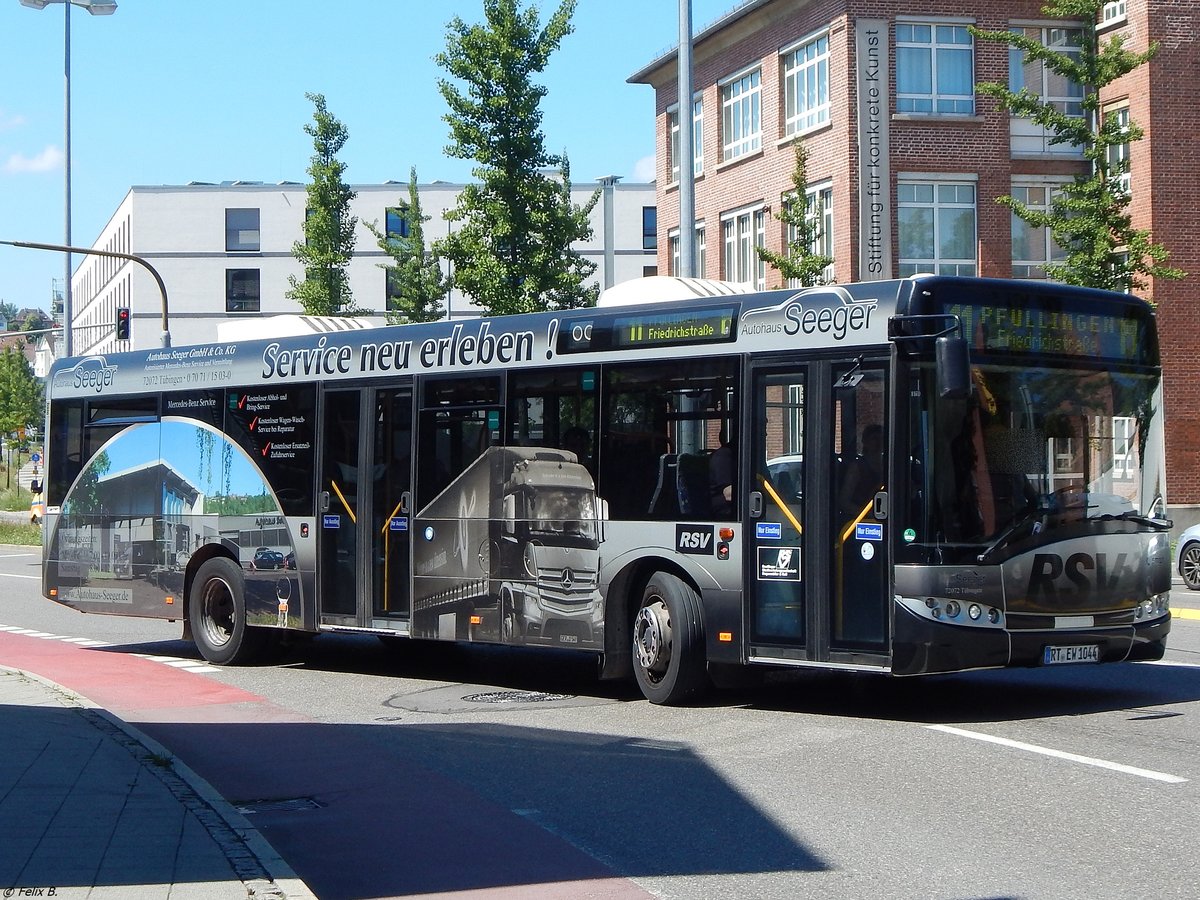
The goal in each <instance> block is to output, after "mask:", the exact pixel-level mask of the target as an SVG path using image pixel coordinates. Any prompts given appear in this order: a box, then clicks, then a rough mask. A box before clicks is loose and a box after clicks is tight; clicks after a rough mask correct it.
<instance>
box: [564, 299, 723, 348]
mask: <svg viewBox="0 0 1200 900" xmlns="http://www.w3.org/2000/svg"><path fill="white" fill-rule="evenodd" d="M736 321H737V308H736V307H734V306H720V307H714V308H711V309H700V310H690V311H688V312H662V313H637V314H634V315H624V316H613V317H611V318H603V319H599V318H594V319H578V320H575V321H571V322H564V323H563V326H562V330H561V331H560V332H559V338H558V352H559V353H584V352H592V351H597V350H625V349H630V348H634V347H670V346H675V345H689V344H713V343H723V342H727V341H732V340H733V339H734V337H735V335H736V330H735V328H734V325H735V323H736Z"/></svg>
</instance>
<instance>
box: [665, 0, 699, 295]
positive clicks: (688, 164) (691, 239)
mask: <svg viewBox="0 0 1200 900" xmlns="http://www.w3.org/2000/svg"><path fill="white" fill-rule="evenodd" d="M695 121H696V118H695V100H694V99H693V97H692V0H679V159H678V160H671V163H672V165H674V164H675V163H678V164H679V271H678V272H676V273H675V274H676V275H680V276H682V277H684V278H695V277H696V169H695V165H696V164H695V160H694V157H695V138H694V136H693V134H692V129H693V128H694V127H695ZM670 143H671V141H670V135H669V134H668V136H667V145H668V146H670ZM668 177H670V175H669V174H668Z"/></svg>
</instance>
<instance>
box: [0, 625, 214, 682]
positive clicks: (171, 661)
mask: <svg viewBox="0 0 1200 900" xmlns="http://www.w3.org/2000/svg"><path fill="white" fill-rule="evenodd" d="M0 631H6V632H8V633H9V634H21V635H24V636H25V637H35V638H42V639H43V640H47V641H62V642H63V643H64V644H77V645H78V646H80V647H111V646H112V644H111V643H110V642H108V641H97V640H93V639H92V638H83V637H68V636H67V635H64V634H51V633H50V632H48V631H34V630H33V629H32V628H19V627H17V626H16V625H0ZM131 655H132V656H137V657H139V658H141V659H148V660H150V661H151V662H157V663H162V664H163V665H167V666H171V667H172V668H175V669H183V670H184V671H185V672H195V673H196V674H203V673H205V672H220V671H221V670H220V669H219V668H218V667H216V666H210V665H209V664H208V663H206V662H205V661H204V660H201V659H182V658H181V657H178V656H150V655H149V654H146V653H133V654H131Z"/></svg>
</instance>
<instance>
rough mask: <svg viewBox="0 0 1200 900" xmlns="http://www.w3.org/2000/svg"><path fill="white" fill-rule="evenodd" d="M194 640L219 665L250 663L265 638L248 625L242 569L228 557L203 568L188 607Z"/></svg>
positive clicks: (210, 660) (212, 561) (204, 653)
mask: <svg viewBox="0 0 1200 900" xmlns="http://www.w3.org/2000/svg"><path fill="white" fill-rule="evenodd" d="M188 622H189V624H190V625H191V631H192V640H194V641H195V642H196V646H197V647H198V648H199V649H200V655H201V656H203V657H204V658H205V659H206V660H208V661H209V662H210V663H214V664H215V665H218V666H233V665H240V664H243V663H247V662H249V661H250V660H251V659H252V658H253V657H254V655H255V654H256V653H257V652H258V649H259V645H260V643H261V638H262V635H261V633H260V632H259V630H258V629H256V628H251V627H250V626H249V625H247V624H246V594H245V584H244V582H243V581H242V570H241V567H240V566H238V565H237V564H236V563H234V562H233V561H232V560H229V559H225V558H224V557H217V558H215V559H210V560H209V561H208V562H206V563H205V564H204V565H202V566H201V567H200V571H198V572H197V573H196V578H195V580H194V581H193V583H192V594H191V600H190V602H189V604H188Z"/></svg>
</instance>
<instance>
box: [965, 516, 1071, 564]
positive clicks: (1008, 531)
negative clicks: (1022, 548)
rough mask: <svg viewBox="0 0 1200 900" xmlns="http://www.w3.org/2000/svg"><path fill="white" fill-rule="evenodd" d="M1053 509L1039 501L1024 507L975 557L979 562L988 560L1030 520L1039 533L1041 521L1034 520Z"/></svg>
mask: <svg viewBox="0 0 1200 900" xmlns="http://www.w3.org/2000/svg"><path fill="white" fill-rule="evenodd" d="M1053 511H1054V510H1053V509H1051V508H1050V507H1049V506H1045V505H1043V504H1041V503H1038V504H1037V505H1035V506H1027V507H1025V510H1024V512H1022V514H1021V515H1019V516H1017V517H1016V518H1015V519H1013V520H1012V522H1011V523H1010V524H1009V526H1008V527H1007V528H1005V529H1004V530H1003V531H1001V532H1000V533H999V534H998V535H996V539H995V540H994V541H992V542H991V543H990V544H988V545H987V546H986V547H985V548H984V549H983V552H982V553H980V554H979V555H978V556H977V557H975V558H976V559H977V560H978V561H979V562H981V563H986V562H987V561H988V557H990V556H991V555H992V554H993V553H995V552H996V551H997V550H999V549H1000V548H1001V547H1003V546H1004V545H1006V544H1007V543H1008V542H1009V541H1010V540H1011V539H1012V538H1013V536H1014V535H1015V534H1016V533H1017V532H1018V531H1020V530H1021V529H1023V528H1025V527H1026V526H1027V525H1029V524H1030V522H1033V533H1034V534H1037V533H1039V532H1040V531H1041V530H1042V528H1041V525H1042V523H1041V522H1040V521H1035V520H1038V519H1040V517H1042V516H1045V515H1047V514H1048V513H1051V512H1053Z"/></svg>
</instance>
